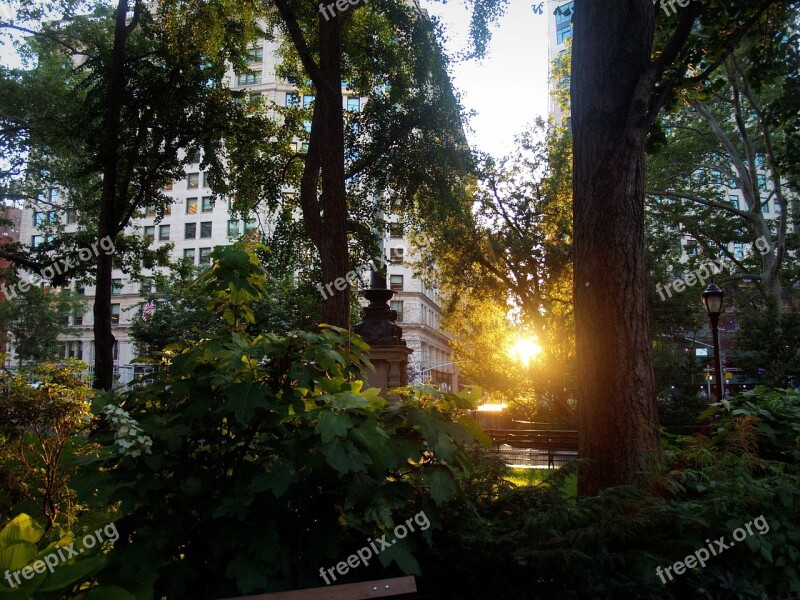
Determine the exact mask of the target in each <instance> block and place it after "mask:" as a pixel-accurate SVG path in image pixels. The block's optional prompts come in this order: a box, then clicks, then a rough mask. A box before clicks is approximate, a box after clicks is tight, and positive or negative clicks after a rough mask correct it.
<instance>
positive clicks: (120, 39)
mask: <svg viewBox="0 0 800 600" xmlns="http://www.w3.org/2000/svg"><path fill="white" fill-rule="evenodd" d="M127 14H128V2H127V0H119V2H118V3H117V10H116V14H115V17H116V24H115V28H114V48H113V55H112V58H111V74H110V78H109V89H108V100H107V102H108V105H107V110H106V115H105V127H106V135H105V140H104V142H103V154H102V156H101V157H100V162H101V164H102V165H103V188H102V191H101V194H100V215H99V220H98V228H97V239H98V247H99V241H100V240H102V239H103V238H105V237H109V238H110V239H111V241H116V240H115V238H116V234H117V227H116V223H115V222H114V215H115V213H116V211H115V208H116V205H117V194H118V193H119V191H120V190H118V189H117V188H118V181H117V178H118V173H117V170H118V166H119V148H118V144H119V122H120V116H121V114H122V103H123V95H124V93H125V53H126V47H127V42H128V36H129V34H130V29H132V28H133V27H135V23H131V24H130V25H128V24H127V23H126V16H127ZM120 205H121V203H120ZM97 255H98V260H97V280H96V283H95V286H96V288H95V297H94V352H95V359H94V383H93V387H94V388H95V389H98V390H107V389H111V384H112V382H113V377H114V341H115V339H114V334H113V333H112V331H111V276H112V269H113V261H112V257H111V256H109V255H106V254H105V253H103V252H99V251H98V252H97Z"/></svg>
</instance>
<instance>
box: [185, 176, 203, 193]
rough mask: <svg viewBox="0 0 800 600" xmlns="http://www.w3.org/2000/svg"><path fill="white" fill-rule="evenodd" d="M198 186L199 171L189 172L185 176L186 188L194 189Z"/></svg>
mask: <svg viewBox="0 0 800 600" xmlns="http://www.w3.org/2000/svg"><path fill="white" fill-rule="evenodd" d="M199 187H200V173H189V174H188V175H187V176H186V188H187V189H189V190H196V189H197V188H199Z"/></svg>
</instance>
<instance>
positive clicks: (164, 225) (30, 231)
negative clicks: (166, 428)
mask: <svg viewBox="0 0 800 600" xmlns="http://www.w3.org/2000/svg"><path fill="white" fill-rule="evenodd" d="M249 54H250V69H249V71H248V72H247V73H242V74H238V75H237V74H235V73H234V72H233V71H232V70H231V71H230V72H229V73H228V75H227V79H228V84H229V85H230V86H231V88H232V89H234V90H241V91H245V92H246V93H247V94H248V95H249V97H250V98H251V99H254V98H262V99H263V101H264V102H265V106H266V107H267V110H269V106H270V105H271V104H272V103H274V104H276V105H278V106H298V105H302V106H304V107H308V106H309V105H310V104H311V102H313V101H314V97H313V96H312V95H308V94H306V95H303V94H299V93H298V91H297V89H296V88H295V87H294V86H293V85H291V84H289V83H288V82H286V81H285V80H282V79H281V78H280V77H279V76H278V75H277V73H276V67H277V60H276V56H277V44H276V43H275V42H271V41H267V40H265V41H263V42H261V43H259V44H257V45H255V46H254V47H253V48H251V49H250V51H249ZM363 102H364V99H363V98H360V97H358V96H354V95H351V94H350V93H349V92H348V91H347V89H346V88H345V87H344V86H343V87H342V105H343V108H344V109H345V110H348V111H360V110H362V108H363V106H362V104H363ZM275 116H276V117H277V112H276V113H275ZM310 126H311V124H310V122H309V123H308V124H307V127H308V128H310ZM296 143H297V151H298V152H303V151H304V148H303V145H304V142H302V141H297V142H296ZM201 159H202V157H201V156H199V155H197V156H193V157H191V162H190V165H189V166H188V167H187V168H186V169H185V177H183V178H182V179H180V180H177V181H174V182H172V183H171V184H169V185H168V186H167V187H166V189H165V190H164V191H165V193H166V194H167V195H168V196H169V197H170V198H172V200H173V202H172V204H171V206H170V207H169V209H168V210H167V213H166V214H165V215H164V216H163V218H161V219H158V217H157V215H156V211H155V210H151V211H147V213H146V215H145V216H144V217H142V218H137V219H134V220H132V221H131V224H130V226H129V228H128V233H135V234H137V235H140V236H143V237H144V238H145V239H147V240H148V241H149V242H150V243H151V244H152V245H153V246H154V247H158V246H165V245H167V244H172V245H173V248H172V250H171V252H170V257H171V259H172V260H173V261H178V260H186V261H189V262H191V263H192V264H194V265H196V266H201V265H204V264H207V263H209V261H210V254H211V251H212V250H213V248H214V247H215V246H220V245H227V244H230V243H232V242H234V241H235V240H237V239H239V238H240V237H241V236H242V235H243V234H245V233H248V232H250V231H253V230H256V229H257V230H261V231H263V232H265V233H269V231H270V228H271V223H270V216H269V214H268V213H266V212H264V213H261V214H254V215H252V218H250V219H246V220H242V219H233V218H231V217H230V214H229V200H220V199H218V198H217V199H215V197H214V194H213V193H212V191H211V189H210V188H209V186H208V181H207V179H206V173H205V172H204V171H203V169H202V168H201ZM63 193H66V192H63V191H61V190H57V189H52V190H44V191H43V194H45V195H46V196H45V197H46V200H47V202H57V201H58V199H59V198H60V196H61V195H62V194H63ZM50 218H55V213H54V212H52V210H51V209H49V208H48V204H47V203H45V202H43V203H41V204H38V203H37V202H36V201H33V202H31V203H30V204H29V205H28V206H26V207H25V209H24V211H23V212H22V216H21V224H20V239H21V240H22V241H23V242H24V243H27V244H30V245H31V246H36V245H38V244H40V243H42V242H43V241H44V239H45V232H44V231H43V230H42V228H41V225H43V224H44V223H45V222H46V220H47V219H50ZM70 220H72V222H70ZM63 225H64V227H65V231H66V232H71V231H75V230H76V229H77V227H78V226H77V223H76V222H75V219H74V218H72V219H70V216H69V215H67V216H66V222H65V223H64V224H63ZM398 231H399V230H398V229H397V228H393V229H392V230H391V231H390V232H387V234H386V238H385V240H384V246H385V247H386V248H387V251H388V258H389V262H388V265H387V270H388V277H389V284H390V286H391V288H392V289H393V290H395V291H396V296H395V298H394V300H393V302H392V307H393V308H394V309H395V310H397V313H398V324H399V325H400V326H401V327H402V328H403V329H404V332H405V339H406V341H407V343H408V346H409V347H410V348H411V349H412V350H413V351H414V352H413V354H412V355H411V356H410V357H409V364H410V365H412V366H413V367H410V369H412V368H413V372H412V375H413V376H412V377H410V381H414V382H422V381H428V380H433V381H435V382H437V383H440V384H442V385H443V387H447V388H454V389H457V386H458V375H457V372H456V371H455V370H454V365H453V364H452V361H451V359H450V347H449V337H448V335H447V334H446V333H445V332H443V331H442V330H441V328H440V327H439V321H440V317H441V309H440V303H439V298H438V294H437V293H436V290H432V289H428V288H426V287H425V285H424V284H423V282H422V281H421V279H419V278H418V277H416V276H415V275H414V271H413V269H412V268H411V266H410V265H409V264H408V262H407V260H406V257H407V256H408V254H409V252H408V250H409V243H408V241H407V240H406V239H405V238H404V237H403V234H402V233H401V232H400V233H398ZM151 274H152V273H151ZM364 275H365V276H364V277H362V280H363V281H364V282H365V283H366V282H368V281H369V277H368V276H366V275H367V273H366V272H365V273H364ZM113 277H114V287H113V294H112V304H111V312H112V327H113V333H114V336H115V338H116V340H117V342H116V345H115V349H114V368H115V372H116V374H117V376H118V377H117V380H118V381H119V382H120V383H122V384H124V383H127V382H128V381H130V380H131V379H132V378H133V377H134V376H136V375H138V374H140V373H141V372H142V369H143V368H144V367H142V366H135V365H133V364H132V361H133V360H134V359H135V358H136V351H135V348H134V344H133V340H132V338H131V336H130V326H131V323H132V321H133V320H134V319H135V318H138V316H139V315H141V312H142V310H143V307H144V305H145V303H146V302H147V299H148V297H149V296H150V295H151V294H152V293H153V287H152V283H151V282H150V281H149V280H148V281H145V282H144V283H140V282H137V281H132V280H130V279H128V278H126V277H125V275H124V274H123V273H122V272H121V271H119V270H115V271H114V275H113ZM323 283H324V282H323ZM74 290H75V291H76V292H77V293H78V294H80V295H83V296H85V297H86V305H87V312H86V313H84V314H75V315H69V316H68V317H66V318H68V322H69V325H70V333H69V334H68V335H66V336H64V339H63V342H64V355H65V356H74V357H76V358H79V359H81V360H83V361H85V362H87V363H88V364H89V365H92V364H93V363H94V360H95V354H94V343H93V332H92V327H93V317H92V312H91V305H92V302H93V297H94V288H93V286H85V287H84V286H78V285H75V287H74ZM320 301H322V298H320ZM7 364H8V365H9V366H15V365H16V360H15V359H14V357H13V355H9V356H8V357H7ZM90 369H91V366H90Z"/></svg>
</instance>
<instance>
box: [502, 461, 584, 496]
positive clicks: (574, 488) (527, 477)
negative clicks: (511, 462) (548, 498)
mask: <svg viewBox="0 0 800 600" xmlns="http://www.w3.org/2000/svg"><path fill="white" fill-rule="evenodd" d="M510 471H511V474H510V475H509V476H508V477H506V479H507V480H508V481H510V482H511V483H513V484H514V485H519V486H529V485H539V484H540V483H542V482H543V481H544V480H545V479H547V478H548V477H550V476H551V475H552V474H553V473H555V472H556V470H555V469H524V468H519V467H517V468H512V469H510ZM564 492H565V493H566V494H567V496H569V497H570V498H574V497H575V496H577V495H578V477H577V476H576V475H570V476H569V477H567V479H566V481H565V482H564Z"/></svg>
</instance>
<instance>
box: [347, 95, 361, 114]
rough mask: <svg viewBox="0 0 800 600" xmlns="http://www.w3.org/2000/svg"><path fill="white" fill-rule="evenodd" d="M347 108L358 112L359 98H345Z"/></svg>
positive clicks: (359, 107) (359, 106)
mask: <svg viewBox="0 0 800 600" xmlns="http://www.w3.org/2000/svg"><path fill="white" fill-rule="evenodd" d="M347 110H349V111H350V112H359V111H360V110H361V98H353V97H350V98H348V99H347Z"/></svg>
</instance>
